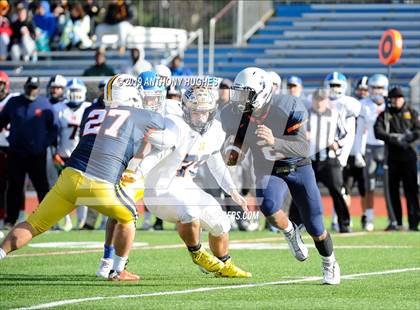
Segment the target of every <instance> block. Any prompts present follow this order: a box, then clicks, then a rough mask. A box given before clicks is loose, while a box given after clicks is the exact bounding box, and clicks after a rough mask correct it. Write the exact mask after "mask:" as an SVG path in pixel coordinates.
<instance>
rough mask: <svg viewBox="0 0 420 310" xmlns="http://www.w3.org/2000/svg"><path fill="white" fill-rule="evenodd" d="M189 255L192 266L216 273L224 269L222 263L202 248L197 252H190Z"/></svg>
mask: <svg viewBox="0 0 420 310" xmlns="http://www.w3.org/2000/svg"><path fill="white" fill-rule="evenodd" d="M190 255H191V258H192V260H193V262H194V264H197V265H198V266H201V267H203V268H204V269H205V270H207V271H209V272H217V271H219V270H221V269H222V268H223V267H224V264H223V262H222V261H220V260H219V259H218V258H217V257H215V256H213V255H211V254H210V253H209V252H207V251H206V250H205V249H204V248H200V249H199V250H197V251H194V252H190Z"/></svg>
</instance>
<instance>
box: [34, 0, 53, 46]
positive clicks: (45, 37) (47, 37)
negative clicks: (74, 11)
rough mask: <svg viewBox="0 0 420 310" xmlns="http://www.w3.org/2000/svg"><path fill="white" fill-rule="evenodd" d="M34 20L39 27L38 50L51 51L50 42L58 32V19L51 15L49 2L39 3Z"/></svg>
mask: <svg viewBox="0 0 420 310" xmlns="http://www.w3.org/2000/svg"><path fill="white" fill-rule="evenodd" d="M33 20H34V23H35V26H36V27H37V29H36V31H37V36H36V44H37V50H38V51H49V50H50V46H49V44H50V41H51V40H52V39H53V37H54V35H55V34H56V31H57V18H56V17H55V16H54V15H53V14H52V13H51V11H50V4H49V3H48V1H41V2H39V3H38V5H37V6H36V11H35V15H34V18H33Z"/></svg>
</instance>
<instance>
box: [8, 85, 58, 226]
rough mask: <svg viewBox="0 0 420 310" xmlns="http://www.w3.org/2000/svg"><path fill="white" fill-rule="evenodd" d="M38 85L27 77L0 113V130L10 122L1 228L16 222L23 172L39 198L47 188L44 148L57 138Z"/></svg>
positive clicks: (22, 196)
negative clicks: (16, 93) (3, 218)
mask: <svg viewBox="0 0 420 310" xmlns="http://www.w3.org/2000/svg"><path fill="white" fill-rule="evenodd" d="M39 86H40V85H39V79H38V78H37V77H29V78H28V79H27V81H26V83H25V85H24V93H23V94H21V95H19V96H16V97H13V98H11V99H10V100H9V101H8V102H7V104H6V105H5V107H4V108H3V110H2V111H1V112H0V129H3V128H5V127H6V126H7V125H8V124H10V135H9V137H8V140H9V144H10V146H9V157H8V164H7V169H8V171H9V187H8V189H7V217H6V219H5V227H7V226H9V227H10V226H13V225H14V224H15V223H16V220H17V218H18V215H19V210H20V207H21V206H22V205H23V204H24V201H25V194H24V185H25V176H26V173H28V174H29V177H30V178H31V181H32V184H33V185H34V187H35V190H36V192H37V195H38V200H39V201H41V200H42V199H43V198H44V196H45V195H46V194H47V193H48V191H49V184H48V180H47V172H46V150H47V147H48V146H50V145H51V144H52V143H53V142H54V141H55V140H56V138H57V132H58V122H57V117H56V114H55V111H54V109H53V108H52V105H51V104H50V103H49V102H48V99H47V98H46V97H44V96H39Z"/></svg>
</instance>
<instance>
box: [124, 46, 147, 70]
mask: <svg viewBox="0 0 420 310" xmlns="http://www.w3.org/2000/svg"><path fill="white" fill-rule="evenodd" d="M144 57H145V55H144V49H143V47H141V46H137V47H135V48H132V49H131V66H130V67H129V68H128V69H127V70H126V73H128V74H131V75H133V76H138V75H139V74H140V73H142V72H144V71H150V70H152V65H151V64H150V62H148V61H147V60H146V59H144Z"/></svg>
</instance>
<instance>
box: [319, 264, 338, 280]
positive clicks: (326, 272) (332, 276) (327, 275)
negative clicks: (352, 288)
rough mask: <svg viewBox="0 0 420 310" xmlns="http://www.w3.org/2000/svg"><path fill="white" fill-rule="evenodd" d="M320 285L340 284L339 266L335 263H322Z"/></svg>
mask: <svg viewBox="0 0 420 310" xmlns="http://www.w3.org/2000/svg"><path fill="white" fill-rule="evenodd" d="M322 275H323V277H324V279H322V284H330V285H337V284H340V266H339V265H338V263H337V261H334V262H332V263H329V262H322Z"/></svg>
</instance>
